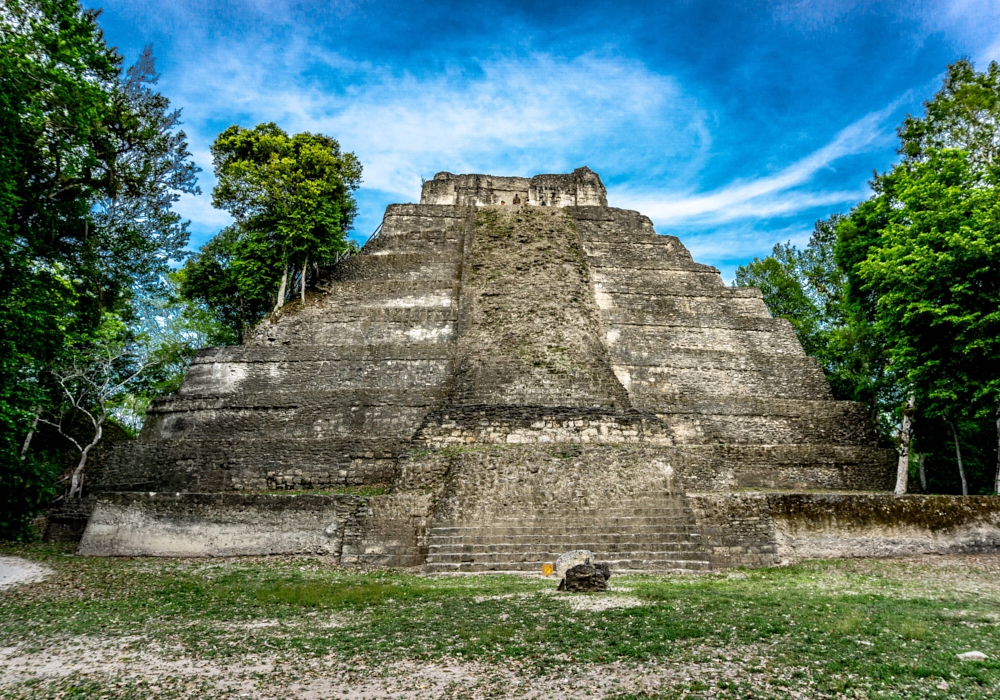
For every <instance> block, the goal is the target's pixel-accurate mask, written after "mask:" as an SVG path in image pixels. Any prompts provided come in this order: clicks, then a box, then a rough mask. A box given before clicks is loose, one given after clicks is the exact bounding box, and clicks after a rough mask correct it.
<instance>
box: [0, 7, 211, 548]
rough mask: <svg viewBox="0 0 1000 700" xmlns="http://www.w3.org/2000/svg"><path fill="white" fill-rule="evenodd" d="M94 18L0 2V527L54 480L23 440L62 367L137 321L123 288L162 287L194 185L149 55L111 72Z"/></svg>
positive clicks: (135, 291)
mask: <svg viewBox="0 0 1000 700" xmlns="http://www.w3.org/2000/svg"><path fill="white" fill-rule="evenodd" d="M97 16H98V13H97V12H95V11H90V10H84V9H82V8H81V7H80V5H79V4H78V3H77V2H76V1H75V0H7V1H6V2H5V3H4V5H3V9H2V10H0V493H3V494H4V496H3V498H4V503H3V507H2V512H3V516H2V517H0V537H23V536H26V532H27V531H26V523H27V521H28V519H29V518H30V517H31V515H32V514H33V513H34V511H35V510H36V509H37V507H38V506H39V505H40V504H42V503H44V502H45V501H46V500H47V499H48V498H49V497H50V496H51V495H52V494H53V493H54V491H55V485H54V484H53V479H52V476H53V472H54V468H53V467H52V459H51V455H47V454H46V451H45V445H44V444H31V442H30V440H26V438H27V437H30V436H32V435H35V431H34V430H33V426H36V427H37V419H38V418H42V419H45V418H46V416H51V414H52V413H53V412H59V411H60V410H62V408H63V400H64V397H63V394H62V393H61V392H60V390H59V386H58V382H57V381H56V380H55V377H56V375H57V374H58V372H59V368H65V367H67V366H69V365H72V364H73V363H74V362H77V363H78V362H79V353H80V352H81V351H83V350H86V349H88V348H90V347H92V345H93V338H94V335H95V333H97V331H98V329H99V328H102V327H104V328H107V327H108V326H107V321H108V318H109V316H110V317H114V318H116V319H117V321H118V322H117V323H116V324H115V327H116V328H118V329H120V332H121V334H122V337H121V338H119V339H118V342H121V343H128V342H131V341H134V340H135V338H136V337H137V336H138V335H140V334H141V331H140V330H139V329H138V327H137V326H138V325H141V324H137V323H136V321H137V318H138V311H139V307H138V306H137V305H136V304H135V303H134V302H135V300H136V299H139V298H142V297H146V298H152V297H156V296H159V295H162V293H163V280H164V276H165V275H166V273H167V272H168V270H169V264H170V261H171V260H178V259H180V258H181V257H182V255H183V253H182V250H183V248H184V246H185V245H186V244H187V238H188V234H187V230H186V224H184V223H182V222H181V221H180V217H179V216H178V215H177V214H176V213H174V212H173V211H172V209H171V205H172V204H173V202H174V201H176V199H177V198H178V196H179V195H180V193H184V192H189V193H195V192H197V187H196V185H195V174H196V171H197V169H196V167H195V166H194V164H193V163H191V161H190V154H189V153H188V151H187V147H186V143H185V137H184V134H183V132H181V131H178V130H177V128H176V127H177V126H178V124H179V114H178V112H176V111H171V110H170V109H169V103H168V101H167V99H166V98H164V97H163V96H162V95H160V94H158V93H157V92H155V91H154V90H153V88H152V86H153V85H154V84H155V83H156V77H157V76H156V73H155V70H154V67H153V58H152V54H151V53H150V51H149V50H148V49H147V50H146V51H144V52H143V54H142V55H141V56H140V57H139V60H138V61H137V62H136V64H135V65H134V66H132V67H131V68H129V69H127V70H123V65H122V58H121V56H120V55H118V54H117V53H116V52H115V50H114V49H112V48H110V47H108V46H107V44H106V43H105V41H104V38H103V35H102V33H101V30H100V28H99V26H98V24H97ZM162 349H163V348H161V347H158V346H153V347H147V348H146V350H145V352H146V354H149V353H151V352H152V353H155V352H159V351H160V350H162ZM121 359H122V361H121V362H120V363H118V366H117V368H116V371H122V372H125V373H126V376H127V373H129V372H130V371H131V366H130V362H129V360H128V359H127V358H124V357H123V358H121Z"/></svg>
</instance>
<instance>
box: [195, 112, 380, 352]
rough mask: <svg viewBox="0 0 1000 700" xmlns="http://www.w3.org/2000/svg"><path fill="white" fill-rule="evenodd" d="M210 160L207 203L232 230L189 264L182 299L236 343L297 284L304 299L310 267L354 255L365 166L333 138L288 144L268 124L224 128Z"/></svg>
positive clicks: (289, 139)
mask: <svg viewBox="0 0 1000 700" xmlns="http://www.w3.org/2000/svg"><path fill="white" fill-rule="evenodd" d="M212 156H213V158H214V168H215V174H216V177H217V178H218V184H217V185H216V187H215V188H214V189H213V190H212V204H213V205H214V206H216V207H218V208H220V209H225V210H226V211H228V212H229V213H230V214H231V215H232V216H233V218H234V219H235V223H234V224H233V225H232V226H230V227H228V228H226V229H225V230H223V231H222V232H221V233H220V234H219V235H218V236H216V237H215V238H214V239H212V240H211V241H210V242H209V243H208V244H206V245H205V246H204V247H203V248H202V250H201V251H200V252H199V254H198V255H197V256H195V257H194V258H192V259H191V260H190V261H189V262H188V263H187V265H186V267H185V269H184V273H183V275H184V276H183V281H182V293H183V294H184V295H185V296H186V297H187V298H189V299H192V300H195V301H198V302H201V303H203V304H204V305H205V308H209V309H213V310H214V311H215V313H216V315H217V317H218V319H219V320H220V322H222V323H224V324H225V325H226V326H227V327H229V328H231V329H232V331H233V335H234V336H236V337H237V338H239V339H242V338H243V337H244V336H245V335H246V333H247V332H248V330H249V329H250V327H251V326H253V324H255V323H256V322H257V321H259V320H260V319H261V318H262V317H263V316H264V315H266V314H267V313H268V312H269V311H271V310H272V309H273V310H277V309H278V308H280V307H281V306H282V305H283V304H284V303H285V301H286V299H287V297H288V295H289V294H290V292H291V290H292V289H294V287H295V286H296V285H295V282H296V280H297V282H298V287H299V291H300V294H301V296H302V299H303V300H304V299H305V289H306V286H307V280H308V275H309V264H310V263H313V264H315V265H320V264H323V263H326V262H328V261H330V260H332V259H333V258H334V257H335V256H336V255H337V254H338V253H343V252H346V251H347V250H349V249H350V248H351V242H350V241H349V240H348V238H347V232H348V231H349V230H350V228H351V225H352V223H353V221H354V215H355V212H356V210H357V205H356V203H355V201H354V196H353V192H354V190H356V189H357V187H358V185H359V184H360V182H361V164H360V162H359V161H358V159H357V158H356V157H355V155H354V154H353V153H342V152H341V150H340V144H338V143H337V141H336V140H334V139H332V138H330V137H329V136H324V135H323V134H310V133H301V134H295V135H294V136H289V135H288V134H286V133H285V132H284V131H283V130H282V129H280V128H279V127H278V126H277V125H276V124H273V123H267V124H259V125H258V126H256V127H254V128H253V129H245V128H242V127H239V126H231V127H229V128H228V129H226V130H225V131H223V132H222V133H221V134H219V136H218V138H216V140H215V142H214V143H213V144H212ZM290 275H291V279H290Z"/></svg>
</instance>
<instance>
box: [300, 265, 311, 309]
mask: <svg viewBox="0 0 1000 700" xmlns="http://www.w3.org/2000/svg"><path fill="white" fill-rule="evenodd" d="M308 265H309V258H306V259H305V262H303V263H302V279H301V280H299V287H301V288H302V306H305V305H306V267H307V266H308Z"/></svg>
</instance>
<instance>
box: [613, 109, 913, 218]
mask: <svg viewBox="0 0 1000 700" xmlns="http://www.w3.org/2000/svg"><path fill="white" fill-rule="evenodd" d="M898 104H899V101H898V100H897V101H895V102H893V103H892V104H891V105H889V106H888V107H886V108H884V109H881V110H878V111H876V112H871V113H869V114H867V115H865V116H864V117H862V118H861V119H858V120H857V121H855V122H854V123H853V124H850V125H849V126H847V127H846V128H844V129H842V130H841V131H840V133H838V134H837V135H836V136H835V137H834V138H833V140H832V141H830V143H828V144H826V145H825V146H823V147H822V148H819V149H817V150H816V151H814V152H812V153H810V154H809V155H807V156H805V157H803V158H801V159H800V160H798V161H796V162H794V163H792V164H791V165H789V166H787V167H785V168H783V169H782V170H780V171H779V172H777V173H775V174H773V175H765V176H762V177H759V178H755V179H752V180H740V181H736V182H732V183H730V184H728V185H725V186H724V187H721V188H719V189H716V190H714V191H712V192H707V193H685V194H667V195H663V194H661V193H651V192H633V191H630V190H629V189H628V188H622V189H621V190H620V191H618V192H616V195H617V200H618V201H621V202H623V203H624V204H625V205H626V206H629V207H630V208H635V209H639V210H640V211H642V212H644V213H645V214H647V215H648V216H650V218H652V219H653V220H654V221H657V222H663V223H677V222H682V221H688V220H696V221H699V222H702V223H715V222H722V221H730V220H733V219H751V218H758V219H760V218H766V217H773V216H779V215H787V214H791V213H795V212H799V211H805V210H808V209H811V208H814V207H818V206H825V205H829V204H840V203H843V202H849V201H857V200H858V199H860V198H862V197H864V196H865V192H866V190H860V189H855V190H846V191H844V190H838V191H824V190H822V189H820V190H816V191H812V190H808V189H796V188H800V187H802V186H804V185H809V184H810V183H811V182H812V180H813V179H814V178H815V177H816V175H817V174H818V173H819V172H820V171H822V170H824V169H826V168H829V167H831V166H832V164H833V163H834V162H835V161H837V160H839V159H841V158H844V157H846V156H850V155H855V154H858V153H864V152H866V151H868V150H869V149H870V148H871V147H872V146H873V145H874V144H876V143H880V142H882V141H884V140H886V139H888V138H891V136H890V132H889V130H888V129H887V128H886V120H887V118H888V117H889V116H890V115H891V114H892V113H893V112H894V111H895V110H896V109H897V107H898Z"/></svg>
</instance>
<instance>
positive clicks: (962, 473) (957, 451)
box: [948, 421, 969, 496]
mask: <svg viewBox="0 0 1000 700" xmlns="http://www.w3.org/2000/svg"><path fill="white" fill-rule="evenodd" d="M948 425H950V426H951V434H952V436H953V437H954V438H955V456H956V457H958V475H959V476H960V477H962V495H963V496H968V495H969V484H968V483H967V482H966V481H965V467H964V466H962V448H961V447H959V445H958V429H957V428H956V427H955V422H954V421H948Z"/></svg>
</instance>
